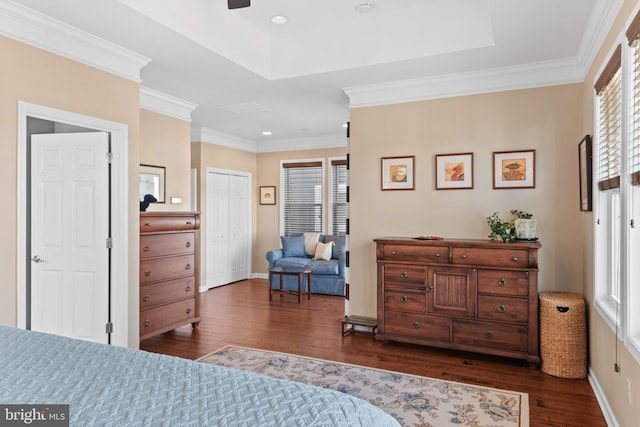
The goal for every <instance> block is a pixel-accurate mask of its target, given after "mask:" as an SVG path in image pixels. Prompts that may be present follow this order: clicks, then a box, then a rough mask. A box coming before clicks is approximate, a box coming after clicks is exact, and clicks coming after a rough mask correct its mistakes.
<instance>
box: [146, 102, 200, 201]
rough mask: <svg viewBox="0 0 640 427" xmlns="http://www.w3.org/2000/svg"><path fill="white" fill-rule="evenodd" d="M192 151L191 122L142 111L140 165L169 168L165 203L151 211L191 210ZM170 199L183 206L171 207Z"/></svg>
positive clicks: (166, 172)
mask: <svg viewBox="0 0 640 427" xmlns="http://www.w3.org/2000/svg"><path fill="white" fill-rule="evenodd" d="M190 150H191V123H190V122H186V121H184V120H179V119H175V118H172V117H169V116H165V115H163V114H159V113H155V112H153V111H149V110H140V163H142V164H147V165H154V166H164V167H165V168H166V170H165V174H166V176H165V183H166V189H165V200H166V202H165V203H153V204H151V205H150V206H149V208H148V209H147V211H148V212H154V211H188V210H191V151H190ZM171 197H180V198H181V199H182V203H179V204H171Z"/></svg>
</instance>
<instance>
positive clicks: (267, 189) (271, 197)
mask: <svg viewBox="0 0 640 427" xmlns="http://www.w3.org/2000/svg"><path fill="white" fill-rule="evenodd" d="M260 204H261V205H275V204H276V187H275V185H269V186H263V187H260Z"/></svg>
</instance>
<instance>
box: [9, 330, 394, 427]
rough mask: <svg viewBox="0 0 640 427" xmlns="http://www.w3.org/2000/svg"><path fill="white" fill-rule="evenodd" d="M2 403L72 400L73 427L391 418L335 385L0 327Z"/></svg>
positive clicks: (368, 422) (346, 422)
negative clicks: (318, 384) (321, 385)
mask: <svg viewBox="0 0 640 427" xmlns="http://www.w3.org/2000/svg"><path fill="white" fill-rule="evenodd" d="M0 404H3V405H6V404H50V405H54V404H68V405H69V415H70V416H69V418H70V425H72V426H83V427H84V426H92V425H104V426H133V425H135V426H171V427H174V426H360V425H362V426H397V425H398V423H397V422H396V421H395V420H394V419H393V418H392V417H391V416H390V415H388V414H386V413H385V412H383V411H382V410H380V409H378V408H376V407H375V406H373V405H370V404H369V403H367V402H365V401H363V400H360V399H357V398H354V397H352V396H349V395H346V394H343V393H339V392H336V391H332V390H328V389H323V388H318V387H314V386H310V385H306V384H302V383H296V382H293V381H284V380H279V379H276V378H271V377H267V376H263V375H259V374H255V373H250V372H245V371H240V370H235V369H230V368H225V367H222V366H217V365H211V364H205V363H199V362H195V361H192V360H186V359H181V358H177V357H172V356H165V355H160V354H153V353H148V352H145V351H141V350H133V349H127V348H121V347H114V346H108V345H103V344H97V343H92V342H87V341H80V340H76V339H71V338H66V337H61V336H56V335H50V334H44V333H39V332H32V331H25V330H22V329H17V328H11V327H5V326H0Z"/></svg>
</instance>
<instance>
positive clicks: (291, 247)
mask: <svg viewBox="0 0 640 427" xmlns="http://www.w3.org/2000/svg"><path fill="white" fill-rule="evenodd" d="M280 241H282V252H283V256H284V258H291V257H305V258H306V257H307V254H306V253H305V252H304V236H280Z"/></svg>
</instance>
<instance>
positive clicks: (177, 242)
mask: <svg viewBox="0 0 640 427" xmlns="http://www.w3.org/2000/svg"><path fill="white" fill-rule="evenodd" d="M194 250H195V233H194V232H191V233H173V234H151V235H146V236H140V259H144V258H152V257H157V256H166V255H177V254H192V253H194Z"/></svg>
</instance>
